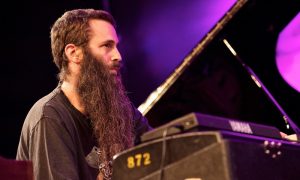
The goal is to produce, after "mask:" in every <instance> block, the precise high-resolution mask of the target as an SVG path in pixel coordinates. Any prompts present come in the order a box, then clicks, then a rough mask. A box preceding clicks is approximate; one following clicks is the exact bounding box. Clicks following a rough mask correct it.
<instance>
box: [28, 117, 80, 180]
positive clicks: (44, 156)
mask: <svg viewBox="0 0 300 180" xmlns="http://www.w3.org/2000/svg"><path fill="white" fill-rule="evenodd" d="M29 141H30V142H29V144H30V146H29V152H28V153H29V158H30V159H31V160H32V163H33V169H34V176H35V179H37V180H39V179H43V180H47V179H54V180H60V179H70V180H71V179H72V180H76V179H79V177H78V172H76V171H77V167H76V165H77V159H76V154H75V153H76V151H75V150H74V149H73V147H76V146H75V145H74V142H73V140H72V137H71V135H70V134H69V133H68V131H67V130H66V128H65V127H64V125H63V124H61V122H60V121H58V120H56V119H51V118H48V117H43V118H42V119H41V120H40V121H39V122H38V123H37V124H36V126H35V127H34V128H33V129H32V131H31V134H30V138H29Z"/></svg>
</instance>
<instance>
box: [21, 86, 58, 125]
mask: <svg viewBox="0 0 300 180" xmlns="http://www.w3.org/2000/svg"><path fill="white" fill-rule="evenodd" d="M59 96H60V89H59V88H56V89H54V90H53V91H52V92H50V93H49V94H47V95H46V96H44V97H42V98H40V99H39V100H38V101H36V103H35V104H34V105H33V106H32V107H31V109H30V110H29V112H28V114H27V116H26V119H25V122H24V123H25V124H28V125H29V126H31V128H30V129H32V128H33V127H34V126H35V125H36V124H37V123H39V121H40V120H41V119H42V118H43V117H50V116H51V114H53V113H55V112H56V110H55V109H57V108H60V106H62V103H61V102H60V100H59V99H60V97H59Z"/></svg>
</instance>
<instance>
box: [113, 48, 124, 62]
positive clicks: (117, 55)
mask: <svg viewBox="0 0 300 180" xmlns="http://www.w3.org/2000/svg"><path fill="white" fill-rule="evenodd" d="M112 61H122V56H121V53H120V51H119V50H118V48H115V49H114V51H113V56H112Z"/></svg>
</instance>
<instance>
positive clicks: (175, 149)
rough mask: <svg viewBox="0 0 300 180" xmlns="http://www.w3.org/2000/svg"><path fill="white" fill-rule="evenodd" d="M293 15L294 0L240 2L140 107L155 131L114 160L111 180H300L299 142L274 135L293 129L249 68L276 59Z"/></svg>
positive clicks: (296, 10) (295, 130)
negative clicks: (235, 127)
mask: <svg viewBox="0 0 300 180" xmlns="http://www.w3.org/2000/svg"><path fill="white" fill-rule="evenodd" d="M299 11H300V1H296V0H285V1H283V0H281V1H272V0H238V1H237V2H236V3H235V4H234V5H233V6H232V7H231V9H229V10H228V11H227V13H226V14H225V15H224V16H223V17H222V18H221V19H220V20H219V22H218V23H217V24H216V25H215V26H214V27H213V28H212V29H211V31H210V32H209V33H207V35H206V36H205V37H204V38H203V39H202V40H200V41H199V43H198V44H197V45H196V46H195V47H194V48H193V49H192V50H191V52H190V54H188V55H187V56H186V57H185V58H184V60H183V61H182V63H181V64H180V65H179V66H177V68H176V69H175V70H174V72H173V73H172V74H171V75H170V76H169V77H168V78H167V79H166V80H165V82H164V83H163V84H161V85H160V86H159V87H158V88H157V89H156V90H155V91H154V92H152V93H151V94H150V95H149V97H148V98H147V99H146V101H145V102H144V103H143V104H142V105H141V106H140V107H139V110H140V111H141V112H142V113H143V114H144V116H146V117H147V119H148V120H149V122H150V124H151V125H152V126H153V127H154V128H155V129H154V130H153V131H151V132H149V133H146V134H145V135H146V136H142V140H143V143H141V144H140V145H137V146H136V147H134V148H131V149H129V150H127V151H124V152H122V153H120V154H118V155H116V156H115V158H114V162H113V171H114V173H113V179H144V180H152V179H153V180H154V179H188V178H195V179H199V180H200V179H202V180H219V179H224V180H233V179H234V180H238V179H243V180H248V179H249V180H250V179H264V180H265V179H272V180H273V179H278V180H281V179H289V180H294V179H295V180H296V179H299V177H300V175H298V174H299V173H298V172H300V144H299V142H291V141H286V140H283V139H281V137H280V134H279V132H280V131H282V132H285V133H300V132H299V129H298V127H297V125H296V124H295V123H294V122H293V120H292V119H290V117H289V116H288V115H287V113H286V112H285V111H284V109H283V108H282V107H281V106H280V105H279V103H277V101H276V99H275V98H274V97H273V96H272V94H271V93H270V92H269V91H268V89H267V88H266V86H265V85H264V84H263V82H262V81H261V80H260V77H259V76H257V74H255V72H254V71H253V70H252V69H251V68H250V67H252V66H255V64H253V60H254V59H255V60H261V61H263V60H264V59H268V58H269V59H270V58H273V59H274V61H275V45H276V40H277V38H278V35H279V33H280V31H281V30H282V29H283V28H284V27H285V26H286V25H287V24H288V22H289V21H291V19H292V18H293V17H295V16H296V14H297V13H299ZM257 37H259V38H257ZM248 65H249V66H248ZM190 113H192V115H191V114H190ZM207 116H210V117H209V118H207ZM220 119H222V120H223V121H219V120H220ZM209 121H211V122H209ZM172 122H173V123H172ZM191 122H192V123H194V124H193V126H191ZM221 122H223V125H221V124H222V123H221ZM236 124H237V125H238V127H240V125H242V126H243V127H242V128H240V129H239V128H238V129H239V130H238V131H235V130H234V126H235V125H236ZM201 126H203V127H205V128H201ZM229 126H230V127H229ZM245 127H246V130H245ZM208 129H209V130H208Z"/></svg>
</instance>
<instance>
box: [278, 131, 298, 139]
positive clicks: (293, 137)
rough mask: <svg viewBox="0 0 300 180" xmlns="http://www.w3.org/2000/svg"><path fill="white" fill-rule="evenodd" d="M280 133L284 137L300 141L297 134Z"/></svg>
mask: <svg viewBox="0 0 300 180" xmlns="http://www.w3.org/2000/svg"><path fill="white" fill-rule="evenodd" d="M280 135H281V137H282V138H283V139H287V140H291V141H298V138H297V135H296V134H291V135H287V134H285V133H283V132H280Z"/></svg>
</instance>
